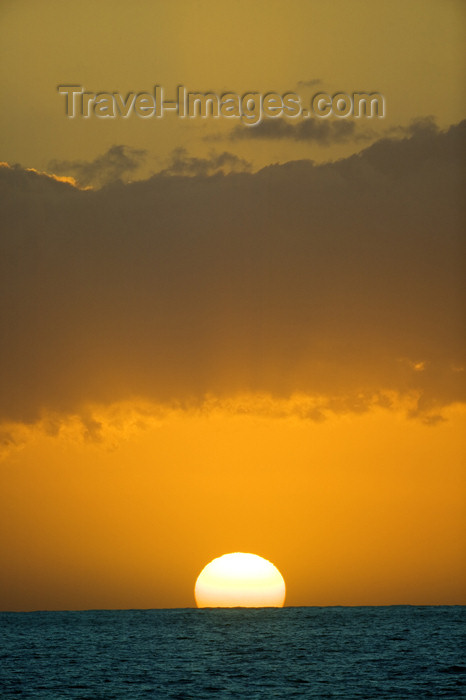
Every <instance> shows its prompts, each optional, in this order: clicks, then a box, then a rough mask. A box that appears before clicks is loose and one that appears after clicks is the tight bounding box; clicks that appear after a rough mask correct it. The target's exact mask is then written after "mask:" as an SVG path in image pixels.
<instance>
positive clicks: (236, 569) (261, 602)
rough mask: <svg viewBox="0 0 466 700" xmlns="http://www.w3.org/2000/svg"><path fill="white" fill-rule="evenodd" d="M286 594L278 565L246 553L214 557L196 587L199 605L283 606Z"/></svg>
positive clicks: (208, 606)
mask: <svg viewBox="0 0 466 700" xmlns="http://www.w3.org/2000/svg"><path fill="white" fill-rule="evenodd" d="M285 595H286V588H285V581H284V579H283V576H282V575H281V573H280V572H279V570H278V569H277V567H276V566H274V565H273V564H272V562H270V561H268V560H267V559H263V558H262V557H259V556H257V554H246V553H244V552H233V553H232V554H224V555H223V556H222V557H218V558H217V559H213V560H212V561H211V562H210V563H209V564H207V566H205V567H204V568H203V569H202V571H201V573H200V574H199V576H198V578H197V581H196V585H195V587H194V597H195V599H196V604H197V607H198V608H235V607H244V608H269V607H277V608H281V607H283V605H284V603H285Z"/></svg>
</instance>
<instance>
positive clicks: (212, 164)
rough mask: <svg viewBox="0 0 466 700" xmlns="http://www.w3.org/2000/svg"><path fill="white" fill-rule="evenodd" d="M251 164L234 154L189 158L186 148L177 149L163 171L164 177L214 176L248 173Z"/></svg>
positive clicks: (214, 154) (224, 153)
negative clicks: (239, 172) (229, 173)
mask: <svg viewBox="0 0 466 700" xmlns="http://www.w3.org/2000/svg"><path fill="white" fill-rule="evenodd" d="M250 169H251V164H250V163H249V162H248V161H247V160H245V159H244V158H240V157H239V156H237V155H235V154H234V153H229V152H228V151H224V152H223V153H214V152H212V153H210V154H209V156H208V158H196V157H194V156H189V155H188V152H187V151H186V149H185V148H176V149H175V150H174V151H173V153H172V156H171V161H170V164H169V165H168V167H167V168H165V169H164V170H162V174H164V175H190V176H192V175H203V176H205V175H214V174H218V173H228V172H238V171H248V170H250Z"/></svg>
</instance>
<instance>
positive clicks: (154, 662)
mask: <svg viewBox="0 0 466 700" xmlns="http://www.w3.org/2000/svg"><path fill="white" fill-rule="evenodd" d="M465 621H466V608H463V607H410V606H399V607H398V606H395V607H360V608H357V607H356V608H344V607H341V608H339V607H332V608H312V607H306V608H283V609H270V608H269V609H230V610H228V609H223V610H220V609H217V610H196V609H186V610H122V611H106V610H98V611H86V612H33V613H0V631H1V646H0V698H1V699H2V700H7V699H9V698H31V699H34V700H42V699H45V698H47V699H49V698H50V699H54V700H55V699H61V698H87V699H89V700H96V699H97V698H105V700H110V699H112V698H115V699H120V698H121V700H133V699H136V698H162V699H163V698H179V699H180V700H181V699H183V700H185V699H188V698H195V699H196V700H201V699H202V698H245V699H247V700H250V699H251V700H253V699H254V698H283V699H285V698H286V699H287V700H288V699H289V698H369V699H370V700H376V699H378V698H387V699H388V698H390V700H393V699H394V698H400V699H402V700H405V699H406V700H407V699H408V698H461V697H466V685H465V680H466V673H465V672H466V663H465V659H464V632H465Z"/></svg>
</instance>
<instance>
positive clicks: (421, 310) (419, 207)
mask: <svg viewBox="0 0 466 700" xmlns="http://www.w3.org/2000/svg"><path fill="white" fill-rule="evenodd" d="M465 129H466V122H462V123H461V124H460V125H457V126H454V127H451V128H450V129H449V130H448V131H445V132H441V131H435V130H430V132H428V131H426V130H420V131H418V132H415V133H413V134H412V135H411V136H410V137H408V138H404V139H402V140H390V139H384V140H382V141H378V142H376V143H374V144H373V145H371V146H370V147H369V148H367V149H365V150H364V151H362V152H361V153H359V154H356V155H353V156H351V157H350V158H347V159H344V160H340V161H337V162H335V163H328V164H324V165H315V164H313V163H312V162H310V161H298V162H291V163H286V164H284V165H274V166H269V167H267V168H264V169H263V170H261V171H259V172H257V173H250V172H234V173H231V174H226V175H224V174H216V175H213V176H207V175H205V174H196V172H202V168H201V169H200V170H196V167H197V166H196V165H195V164H193V167H192V170H191V175H190V176H189V177H186V176H184V175H183V176H181V175H176V174H173V171H172V173H171V174H167V173H159V174H158V175H155V176H153V177H152V178H150V179H149V180H146V181H142V182H134V183H131V184H123V183H121V182H117V183H115V184H112V185H108V186H107V187H105V188H103V189H100V190H98V191H94V190H88V191H84V190H80V189H77V188H76V187H73V186H72V185H70V184H67V183H63V182H59V181H57V180H55V179H53V178H50V177H47V176H45V175H42V174H40V173H36V172H31V171H26V170H22V169H20V168H8V167H3V168H0V198H1V211H2V219H3V226H2V233H1V237H0V315H1V318H2V331H1V337H0V386H1V387H2V391H1V398H0V420H2V421H4V422H5V423H7V422H14V421H20V422H23V423H33V422H35V421H37V420H38V419H39V418H40V416H42V415H44V413H46V412H49V413H51V414H53V415H73V414H74V413H76V412H79V411H84V408H83V407H84V406H86V405H90V404H100V405H105V404H111V403H114V402H118V401H130V400H131V399H132V398H133V397H141V398H142V399H144V400H147V401H149V402H153V403H156V404H163V403H171V404H172V405H175V404H176V405H178V406H180V407H182V406H191V405H196V403H197V404H202V402H204V401H205V397H206V396H213V397H216V398H217V399H218V400H222V401H226V400H228V398H229V397H234V396H238V395H243V394H249V395H259V394H260V395H267V396H271V397H272V398H273V399H274V400H279V399H281V398H286V397H288V396H291V395H295V394H300V395H304V396H319V397H323V398H322V399H321V400H319V402H317V403H315V402H314V403H312V402H311V403H310V409H309V410H310V417H312V415H314V416H315V419H318V417H319V416H320V415H321V414H322V410H323V408H322V407H324V408H325V410H327V408H328V409H329V410H330V409H331V410H335V411H348V410H350V411H352V412H355V411H356V412H359V411H363V410H366V409H367V406H368V405H371V402H373V401H374V399H373V397H374V396H378V397H381V398H380V402H379V403H380V405H382V403H384V402H385V403H384V405H386V406H387V407H389V405H390V403H387V402H386V400H385V398H384V397H386V396H388V395H391V394H392V393H398V394H400V395H406V396H410V397H415V407H414V408H413V409H412V411H413V415H417V416H421V415H424V416H426V415H430V416H434V418H433V419H432V420H431V422H435V420H437V418H435V416H438V415H440V414H441V409H442V407H443V406H446V405H448V404H453V403H455V402H458V401H464V399H465V387H464V376H465V373H464V372H459V371H457V370H458V368H462V367H464V366H465V358H464V348H465V344H464V325H463V318H464V282H463V279H464V275H463V272H464V270H463V265H462V259H463V253H464V249H463V233H464V229H465V227H464V204H463V191H462V187H461V183H462V177H463V172H464V171H463V163H462V151H463V148H464V134H465ZM221 157H222V156H220V158H221ZM180 159H181V163H184V162H186V160H187V162H188V165H189V162H190V160H189V158H187V156H186V155H185V154H184V155H183V154H181V155H180ZM227 160H228V158H227ZM188 170H189V168H188ZM181 171H182V172H185V170H183V168H181ZM207 172H210V171H209V169H207ZM419 363H422V371H419V369H416V367H418V368H419V367H420V366H421V365H420V364H419ZM311 414H312V415H311ZM88 430H89V431H91V432H92V431H96V430H97V431H98V425H96V424H94V423H93V422H92V420H90V421H89V425H88Z"/></svg>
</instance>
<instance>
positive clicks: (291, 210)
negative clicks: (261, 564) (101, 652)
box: [0, 0, 466, 610]
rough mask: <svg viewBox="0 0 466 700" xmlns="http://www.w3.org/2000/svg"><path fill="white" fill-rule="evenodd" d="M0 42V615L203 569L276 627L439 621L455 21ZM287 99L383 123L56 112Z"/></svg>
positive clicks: (51, 14) (92, 16) (226, 20)
mask: <svg viewBox="0 0 466 700" xmlns="http://www.w3.org/2000/svg"><path fill="white" fill-rule="evenodd" d="M135 8H136V9H135ZM0 18H1V24H0V45H1V49H0V52H1V54H2V56H1V57H0V66H1V68H0V87H1V89H2V94H3V95H6V96H7V98H8V99H7V100H6V101H5V106H4V109H2V111H1V114H0V133H1V134H2V136H3V139H2V141H3V143H2V144H1V145H2V151H1V153H0V160H1V161H2V164H1V165H0V198H1V204H0V207H1V210H2V218H3V226H2V233H1V237H0V241H1V250H0V299H1V301H0V316H1V318H2V319H3V320H2V328H1V337H0V386H1V387H2V390H1V392H0V393H1V399H0V438H1V442H0V447H1V454H0V494H1V496H0V499H1V508H0V551H1V562H2V576H1V577H0V578H1V580H0V609H2V610H36V609H88V608H157V607H190V606H193V605H194V597H193V588H194V583H195V580H196V577H197V575H198V574H199V572H200V571H201V569H202V568H203V567H204V565H205V564H206V563H207V562H208V561H210V560H211V559H212V558H214V557H217V556H220V555H222V554H224V553H227V552H233V551H244V552H253V553H256V554H259V555H261V556H263V557H265V558H267V559H269V560H270V561H272V562H273V563H274V564H275V565H276V566H277V567H278V568H279V570H280V571H281V573H282V574H283V576H284V578H285V581H286V583H287V600H286V604H287V605H379V604H381V605H388V604H458V603H461V604H464V603H465V602H466V599H465V573H466V571H465V569H466V561H465V540H464V532H465V525H466V522H465V520H466V517H465V497H464V493H465V490H464V487H465V484H464V455H465V445H464V438H463V437H462V436H463V435H464V422H465V413H466V409H465V390H464V373H465V370H464V368H465V366H466V365H465V356H464V347H465V345H464V282H463V279H464V266H463V263H462V254H464V242H463V238H462V237H463V235H464V229H465V226H464V223H465V222H464V218H465V217H464V203H463V198H464V195H463V189H464V188H463V186H462V183H463V179H464V165H463V164H462V160H461V152H462V150H461V149H462V148H464V131H465V124H464V122H462V123H460V122H461V120H462V119H464V117H465V100H464V97H465V96H464V87H462V86H464V84H465V81H464V54H463V51H464V49H463V46H462V40H461V37H462V27H464V5H463V3H461V2H454V1H453V0H449V1H447V2H444V3H438V2H425V1H423V2H417V1H416V2H414V1H413V2H410V3H405V2H401V1H396V2H380V3H374V4H368V3H365V2H357V1H356V2H353V3H351V4H348V3H344V2H334V3H331V4H328V3H325V4H324V3H320V2H300V1H297V2H294V3H291V4H289V3H285V2H281V1H279V0H268V1H267V2H262V1H260V2H256V3H253V4H251V3H249V2H248V3H246V2H243V1H242V0H241V1H239V2H236V3H229V2H223V0H222V1H216V2H210V1H208V0H200V1H199V2H194V1H189V0H182V1H181V2H179V3H170V2H168V1H167V2H160V3H152V2H141V3H138V4H136V6H135V5H131V4H130V3H127V2H122V1H118V2H108V1H107V0H103V1H102V2H100V3H94V2H90V1H89V2H88V1H87V0H82V2H80V3H78V4H77V5H74V6H73V8H70V7H69V6H68V5H66V8H65V5H64V4H63V3H60V2H57V1H55V0H45V1H44V2H43V3H41V4H40V8H39V5H35V4H34V3H28V2H25V1H23V0H16V2H12V1H10V0H5V1H4V2H2V3H0ZM38 28H39V29H40V31H38ZM310 81H315V86H316V89H317V90H321V89H322V90H326V91H329V92H330V93H333V92H336V91H344V92H347V93H349V92H352V91H356V90H368V91H378V92H380V93H382V94H383V95H384V96H385V98H386V104H387V115H386V118H385V119H383V120H379V121H377V122H376V121H370V120H366V121H365V122H360V123H358V124H357V125H356V126H354V125H353V126H352V127H351V128H350V129H349V131H348V134H347V135H346V136H344V137H342V136H341V133H342V132H341V131H338V127H335V125H334V122H329V123H331V126H330V127H329V129H328V130H327V131H326V132H324V131H323V130H322V129H320V130H319V129H316V130H315V131H312V130H308V131H307V132H304V131H303V132H299V131H298V129H296V131H289V130H288V131H286V133H285V132H284V130H283V129H284V127H283V126H280V123H282V122H279V121H276V122H275V124H278V126H274V127H272V128H271V129H269V130H262V131H261V130H260V129H259V128H257V130H256V131H249V132H247V134H248V135H247V136H244V134H243V132H241V131H237V130H235V127H236V126H237V125H236V124H234V123H233V124H231V123H226V122H223V121H215V120H212V121H209V120H203V121H191V122H186V121H185V122H181V121H180V120H177V119H176V117H174V116H173V117H171V116H167V117H166V118H164V119H162V120H160V121H158V122H154V121H151V120H142V119H138V118H137V117H136V116H133V117H131V119H128V120H114V121H111V120H108V121H107V120H98V119H89V120H83V119H75V120H68V119H67V118H66V116H65V114H64V107H63V100H62V98H61V97H60V96H59V95H58V93H57V91H56V87H57V85H60V84H67V83H68V84H71V83H79V84H82V85H84V86H86V87H87V88H88V89H90V90H96V91H98V90H111V91H113V90H118V91H120V92H121V93H124V92H125V91H128V90H136V91H139V90H141V91H142V90H150V89H152V88H153V86H154V85H155V84H156V83H157V84H164V85H166V86H167V89H170V88H171V87H175V86H176V85H178V84H181V83H182V84H185V85H187V86H188V87H189V88H190V89H194V90H203V91H204V90H205V91H215V90H217V91H222V90H235V91H237V92H238V93H240V94H241V93H244V92H246V91H250V90H257V91H262V92H264V93H265V92H267V91H272V90H273V91H278V92H280V93H284V92H287V91H290V90H293V91H297V92H299V91H300V90H302V91H303V94H305V95H308V96H310V94H311V92H312V91H313V90H314V87H313V86H310V85H307V86H306V85H304V83H306V82H307V83H309V82H310ZM244 128H245V129H248V128H250V127H244ZM252 128H253V129H254V128H255V127H252ZM285 129H286V127H285ZM280 130H281V131H280ZM244 133H246V132H244ZM180 149H182V150H180ZM46 173H49V174H52V175H54V177H49V176H48V175H47V174H46Z"/></svg>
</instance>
